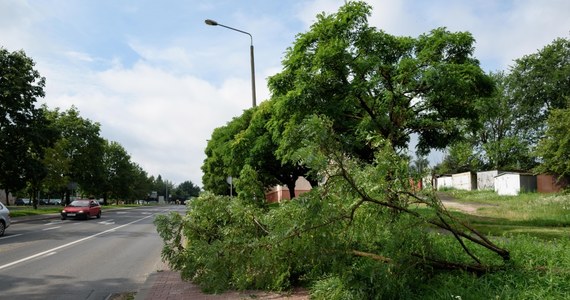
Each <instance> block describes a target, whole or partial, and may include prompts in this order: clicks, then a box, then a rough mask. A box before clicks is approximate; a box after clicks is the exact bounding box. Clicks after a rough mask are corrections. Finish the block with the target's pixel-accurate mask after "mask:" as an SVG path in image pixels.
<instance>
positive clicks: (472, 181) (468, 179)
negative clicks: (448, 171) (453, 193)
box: [451, 172, 477, 191]
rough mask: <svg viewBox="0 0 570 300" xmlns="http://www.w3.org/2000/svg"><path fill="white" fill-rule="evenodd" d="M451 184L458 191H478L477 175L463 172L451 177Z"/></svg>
mask: <svg viewBox="0 0 570 300" xmlns="http://www.w3.org/2000/svg"><path fill="white" fill-rule="evenodd" d="M451 184H452V186H453V187H454V188H456V189H458V190H465V191H473V190H476V189H477V174H476V173H473V172H463V173H458V174H453V175H451Z"/></svg>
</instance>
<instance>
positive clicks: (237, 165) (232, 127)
mask: <svg viewBox="0 0 570 300" xmlns="http://www.w3.org/2000/svg"><path fill="white" fill-rule="evenodd" d="M252 115H253V109H249V110H246V111H244V112H243V114H242V115H241V116H239V117H235V118H233V119H232V120H231V121H230V122H228V123H227V124H226V125H225V126H222V127H218V128H216V129H214V132H213V133H212V137H211V138H210V140H209V141H208V145H207V146H206V150H205V153H206V159H205V160H204V164H203V165H202V171H203V172H204V175H203V176H202V183H203V184H204V190H206V191H211V192H212V193H214V194H217V195H230V187H229V185H228V183H227V182H226V178H227V177H228V176H238V175H239V173H240V172H241V167H242V166H243V162H240V161H238V160H236V159H235V158H234V157H233V156H232V145H233V143H234V140H235V137H236V135H238V134H239V133H240V132H242V131H244V130H246V129H247V128H248V126H249V122H250V120H251V118H252ZM234 192H235V191H232V193H234Z"/></svg>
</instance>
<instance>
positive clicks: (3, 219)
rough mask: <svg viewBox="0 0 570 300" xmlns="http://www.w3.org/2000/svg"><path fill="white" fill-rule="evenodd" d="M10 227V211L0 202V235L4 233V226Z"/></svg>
mask: <svg viewBox="0 0 570 300" xmlns="http://www.w3.org/2000/svg"><path fill="white" fill-rule="evenodd" d="M8 227H10V211H9V210H8V208H7V207H6V206H5V205H4V204H2V203H0V236H3V235H4V232H5V231H6V228H8Z"/></svg>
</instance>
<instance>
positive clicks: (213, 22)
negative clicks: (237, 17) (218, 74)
mask: <svg viewBox="0 0 570 300" xmlns="http://www.w3.org/2000/svg"><path fill="white" fill-rule="evenodd" d="M204 22H205V23H206V24H207V25H210V26H222V27H225V28H227V29H230V30H234V31H237V32H241V33H243V34H247V35H249V39H250V47H249V57H250V64H251V102H252V105H253V107H256V106H257V99H256V96H255V63H254V59H253V36H252V35H251V34H250V33H249V32H247V31H243V30H239V29H237V28H233V27H230V26H226V25H223V24H220V23H218V22H216V21H214V20H210V19H207V20H205V21H204Z"/></svg>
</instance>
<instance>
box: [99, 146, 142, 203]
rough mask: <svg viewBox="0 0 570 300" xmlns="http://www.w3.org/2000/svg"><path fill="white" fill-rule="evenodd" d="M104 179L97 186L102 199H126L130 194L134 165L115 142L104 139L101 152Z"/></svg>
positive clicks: (105, 201) (125, 152)
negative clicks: (102, 151)
mask: <svg viewBox="0 0 570 300" xmlns="http://www.w3.org/2000/svg"><path fill="white" fill-rule="evenodd" d="M103 167H104V171H105V176H104V179H103V180H102V181H101V182H100V184H99V186H98V188H99V189H100V190H101V191H102V192H103V201H104V203H105V204H107V199H108V198H112V199H116V200H117V201H118V200H119V199H125V200H126V199H127V198H129V197H130V196H131V187H132V185H133V184H134V181H135V176H134V174H133V173H134V171H135V170H134V167H133V164H132V163H131V157H130V155H129V154H128V153H127V151H126V150H125V149H124V148H123V146H121V145H120V144H119V143H117V142H108V141H105V146H104V154H103Z"/></svg>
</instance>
